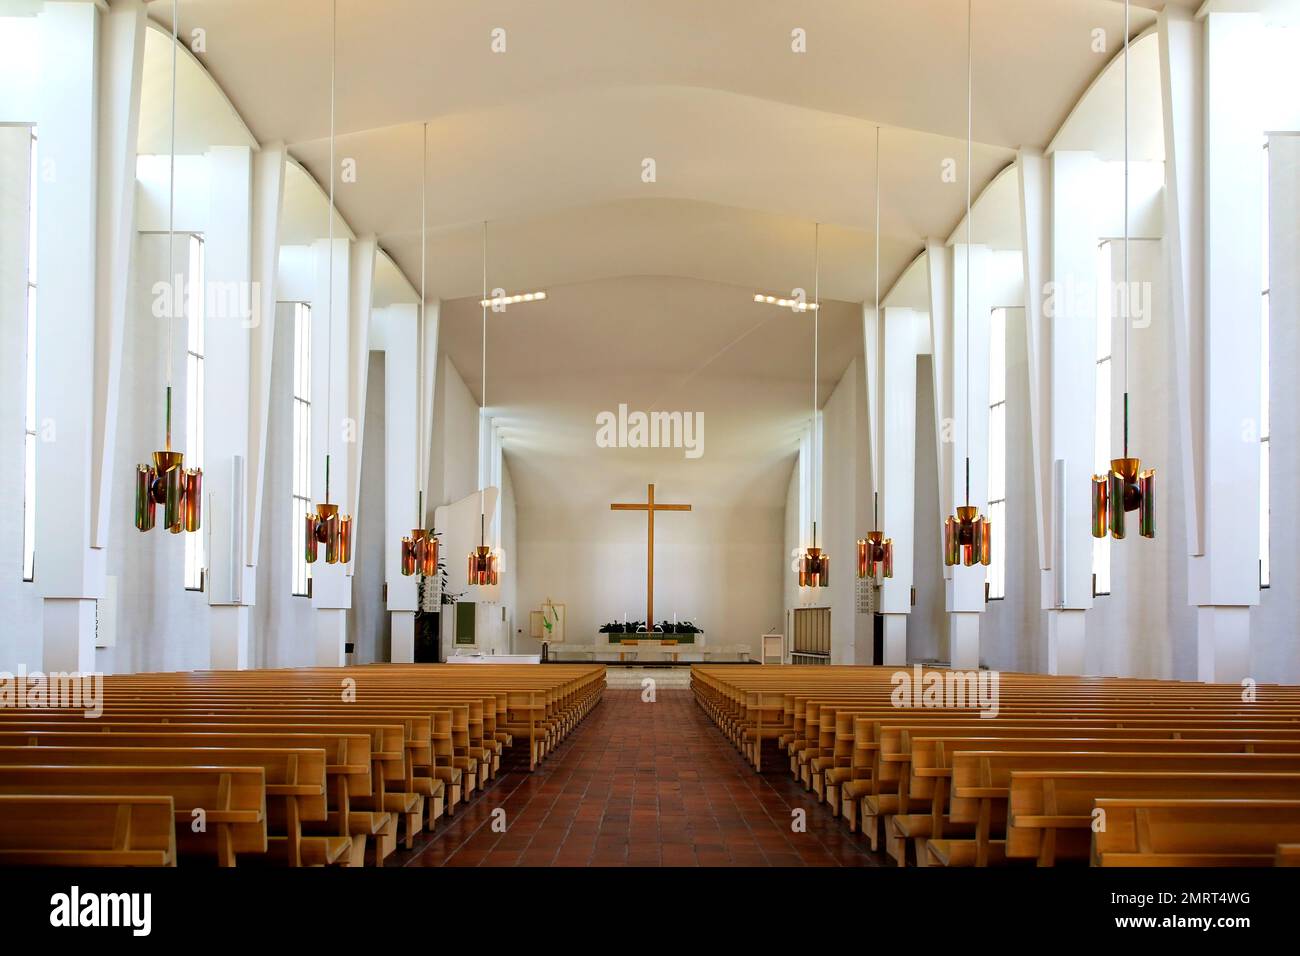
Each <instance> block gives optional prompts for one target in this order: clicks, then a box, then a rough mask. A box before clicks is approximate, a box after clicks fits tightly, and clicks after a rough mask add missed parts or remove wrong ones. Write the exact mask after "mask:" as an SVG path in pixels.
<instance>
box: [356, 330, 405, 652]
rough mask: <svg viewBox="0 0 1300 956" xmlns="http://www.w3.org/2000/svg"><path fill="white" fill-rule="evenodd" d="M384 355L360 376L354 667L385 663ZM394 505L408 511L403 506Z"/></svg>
mask: <svg viewBox="0 0 1300 956" xmlns="http://www.w3.org/2000/svg"><path fill="white" fill-rule="evenodd" d="M384 387H385V367H384V353H383V352H379V351H372V352H371V353H370V371H369V373H368V374H367V376H366V389H367V391H368V393H369V394H368V396H367V398H366V423H365V436H366V443H365V448H366V452H365V453H363V456H362V459H361V489H360V494H359V500H358V502H357V514H356V517H355V520H356V522H357V527H356V528H355V529H354V531H353V545H352V547H353V555H354V558H353V561H352V607H351V608H350V609H349V611H348V637H349V639H350V640H351V641H352V642H353V645H354V648H355V650H354V653H355V655H356V656H355V660H356V662H357V663H358V664H370V663H373V662H375V661H388V660H390V657H389V648H390V641H391V638H392V618H391V616H390V615H389V613H388V607H387V605H386V604H385V603H384V577H385V561H384V557H385V554H386V552H387V550H388V549H390V548H391V549H394V550H396V549H397V548H398V547H399V544H398V542H397V541H393V540H391V539H389V538H388V536H387V534H386V527H385V525H386V523H387V517H386V511H387V509H386V504H385V501H384V498H385V495H384V490H385V489H384V467H385V461H384V446H385V444H386V442H385V436H384V425H385V419H386V417H387V416H386V408H385V404H384ZM395 507H402V508H404V511H409V510H410V506H409V505H408V504H407V503H406V502H397V503H396V504H395Z"/></svg>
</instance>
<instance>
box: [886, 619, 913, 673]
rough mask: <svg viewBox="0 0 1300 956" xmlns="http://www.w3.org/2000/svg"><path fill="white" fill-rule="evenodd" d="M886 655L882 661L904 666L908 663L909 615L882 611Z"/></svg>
mask: <svg viewBox="0 0 1300 956" xmlns="http://www.w3.org/2000/svg"><path fill="white" fill-rule="evenodd" d="M880 616H881V618H883V620H884V640H883V641H882V644H883V645H884V646H883V650H882V653H883V655H884V657H883V659H882V660H881V662H880V663H882V664H889V665H894V666H898V667H902V666H904V665H906V664H907V615H906V614H886V613H882V614H881V615H880Z"/></svg>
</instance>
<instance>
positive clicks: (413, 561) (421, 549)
mask: <svg viewBox="0 0 1300 956" xmlns="http://www.w3.org/2000/svg"><path fill="white" fill-rule="evenodd" d="M428 164H429V124H428V123H425V124H424V140H423V145H422V153H421V162H420V324H419V326H418V327H417V328H416V330H415V343H416V353H415V391H416V396H415V432H416V436H415V449H416V451H415V486H416V487H417V488H418V489H420V490H419V491H418V492H417V493H416V499H415V500H416V505H415V520H416V522H417V523H422V522H423V521H424V468H425V455H424V302H425V297H424V278H425V262H426V238H427V236H428V231H427V229H426V226H425V217H426V213H427V210H428V205H427V203H426V202H425V195H426V192H427V189H426V180H427V175H426V173H427V170H428ZM400 568H401V571H402V574H403V575H404V576H406V577H410V576H411V575H413V574H418V575H419V576H420V577H424V578H431V577H434V576H435V575H436V574H437V573H438V536H437V535H436V534H434V531H433V529H432V528H429V529H427V530H426V529H425V528H412V529H411V533H410V534H409V535H405V536H403V538H402V559H401V563H400Z"/></svg>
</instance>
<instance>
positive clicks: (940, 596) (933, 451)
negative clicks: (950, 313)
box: [907, 355, 948, 661]
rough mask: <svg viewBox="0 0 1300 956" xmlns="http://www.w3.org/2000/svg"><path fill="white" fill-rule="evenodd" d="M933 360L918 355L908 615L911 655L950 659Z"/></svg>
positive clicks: (912, 657)
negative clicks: (911, 593)
mask: <svg viewBox="0 0 1300 956" xmlns="http://www.w3.org/2000/svg"><path fill="white" fill-rule="evenodd" d="M933 363H934V359H933V357H932V356H929V355H918V356H917V357H916V475H915V485H914V487H913V500H914V501H915V508H916V510H915V512H914V514H913V519H912V521H913V523H912V533H913V535H914V538H913V540H914V541H915V542H916V550H915V552H914V553H913V555H912V580H913V582H914V586H915V588H916V604H915V606H913V608H912V611H911V613H910V614H908V616H907V659H908V660H909V661H934V660H946V659H947V657H948V627H947V623H948V621H947V615H946V614H945V612H944V585H943V549H942V546H941V543H940V540H941V539H940V537H939V534H940V531H939V529H940V527H941V525H940V522H941V521H942V520H943V516H942V515H940V514H939V455H938V450H937V449H938V447H939V442H938V440H937V439H936V437H935V422H936V421H937V417H936V416H935V412H934V371H933Z"/></svg>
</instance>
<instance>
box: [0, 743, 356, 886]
mask: <svg viewBox="0 0 1300 956" xmlns="http://www.w3.org/2000/svg"><path fill="white" fill-rule="evenodd" d="M100 736H101V737H103V736H105V735H100ZM243 743H244V744H245V746H241V747H239V748H216V747H194V746H184V747H117V746H102V745H95V746H84V747H72V746H44V747H0V767H35V766H104V767H116V766H137V767H143V766H157V767H205V766H225V767H261V768H262V770H263V772H264V774H265V780H266V796H267V811H268V812H267V828H268V842H269V851H270V852H271V853H272V854H274V855H275V856H277V857H278V858H280V859H283V860H284V861H285V862H286V863H288V865H290V866H325V865H329V864H334V863H338V862H340V860H342V859H345V858H346V855H347V854H348V852H349V851H350V850H351V847H352V841H351V840H350V839H349V838H348V837H347V836H343V835H339V836H305V835H304V834H303V823H304V821H322V822H323V821H324V820H325V819H326V815H327V811H326V803H325V794H326V787H325V751H324V750H314V749H310V748H298V749H266V748H254V747H252V746H251V745H247V742H243Z"/></svg>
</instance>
